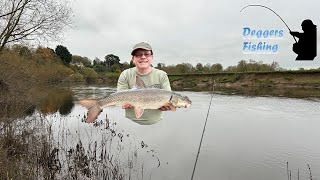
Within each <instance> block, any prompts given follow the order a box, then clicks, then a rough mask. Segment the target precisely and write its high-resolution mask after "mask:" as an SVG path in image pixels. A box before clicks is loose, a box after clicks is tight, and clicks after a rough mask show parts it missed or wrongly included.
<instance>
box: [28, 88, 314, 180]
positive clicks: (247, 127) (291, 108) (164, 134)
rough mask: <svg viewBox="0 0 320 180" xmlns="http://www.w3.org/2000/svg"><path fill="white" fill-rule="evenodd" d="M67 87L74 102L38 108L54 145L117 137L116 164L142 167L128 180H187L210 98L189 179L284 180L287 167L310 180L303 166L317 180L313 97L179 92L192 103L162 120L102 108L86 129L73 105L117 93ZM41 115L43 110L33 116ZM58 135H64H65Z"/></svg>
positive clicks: (295, 175)
mask: <svg viewBox="0 0 320 180" xmlns="http://www.w3.org/2000/svg"><path fill="white" fill-rule="evenodd" d="M65 89H66V90H67V91H68V92H71V93H70V94H71V96H72V98H71V99H72V103H71V104H72V105H69V106H68V105H64V106H57V107H60V109H59V110H58V109H56V112H55V110H54V108H50V107H49V106H52V104H54V103H49V102H48V103H45V104H43V105H42V108H39V109H42V111H44V110H45V109H46V110H47V112H46V113H45V115H44V117H45V120H46V121H47V122H48V123H49V124H50V125H51V126H52V127H53V131H54V132H55V135H54V138H55V140H56V141H63V142H68V144H72V143H74V142H76V141H78V140H79V139H81V141H82V143H83V146H84V147H86V145H87V144H90V143H92V142H94V141H101V140H102V139H108V138H110V137H109V136H113V137H114V138H115V139H117V140H114V141H113V143H115V144H118V146H116V148H111V149H110V151H114V153H115V154H117V155H118V156H119V157H120V159H126V158H127V157H128V154H130V151H134V152H135V153H134V154H135V155H133V156H135V157H136V156H138V157H139V158H136V159H138V160H136V161H135V163H136V164H138V166H139V167H140V166H141V167H143V168H142V169H141V168H140V169H139V168H138V169H139V170H136V172H139V173H138V174H139V175H137V176H132V177H131V179H155V180H160V179H183V180H185V179H191V175H192V171H193V168H194V165H195V160H196V156H197V152H198V148H199V144H200V139H201V134H202V132H203V127H204V123H205V120H206V117H207V113H208V109H209V104H210V98H211V96H212V105H211V107H210V110H209V115H208V120H207V125H206V129H205V132H204V137H203V142H202V146H201V149H200V154H199V159H198V162H197V165H196V170H195V174H194V179H201V180H202V179H217V180H256V179H259V180H270V179H272V180H285V179H288V176H287V175H288V170H289V171H291V176H292V179H298V169H299V178H300V179H310V178H309V177H310V170H309V169H308V165H309V167H310V169H311V172H312V177H313V179H320V141H319V139H318V138H319V137H320V131H319V127H320V101H319V99H318V98H288V97H275V96H267V95H264V96H252V95H250V96H249V95H245V94H241V95H238V94H237V93H231V94H230V93H228V94H226V93H223V92H224V91H219V93H218V92H216V93H214V94H213V95H212V94H211V93H210V92H194V91H178V93H180V94H183V95H186V96H188V97H189V99H190V100H191V101H192V106H191V107H189V108H188V109H177V111H176V112H168V111H167V112H164V113H163V119H162V120H161V121H159V122H158V123H156V124H153V125H140V124H137V123H135V122H133V121H131V120H129V119H127V118H125V117H124V110H123V109H121V108H120V107H110V108H106V109H104V111H103V112H102V113H101V114H100V115H99V117H98V120H97V123H95V124H86V123H85V122H83V119H84V116H85V114H86V112H87V110H86V109H85V108H84V107H81V106H80V105H79V104H78V100H79V99H83V98H102V97H105V96H107V95H108V94H110V93H112V92H114V91H115V89H114V88H112V87H101V86H72V87H68V88H65ZM59 93H60V94H61V92H59ZM56 99H57V98H56ZM67 99H69V101H70V98H67ZM59 102H60V101H59ZM62 104H63V103H62ZM67 104H68V103H67ZM69 104H70V103H69ZM61 107H64V108H67V110H65V109H61ZM48 109H49V110H48ZM50 109H52V110H50ZM61 112H63V113H61ZM39 114H41V111H40V110H38V111H36V112H35V113H34V115H33V116H40V115H39ZM41 116H43V115H41ZM107 129H112V131H111V133H103V132H106V131H107ZM62 131H64V132H67V133H66V134H68V136H65V137H62V136H61V132H62ZM108 132H109V131H108ZM61 144H62V143H61ZM65 144H66V143H65ZM119 144H121V148H119ZM117 147H118V148H117ZM117 151H119V153H118V152H117ZM137 154H138V155H137ZM287 162H288V165H289V168H288V169H287ZM125 163H126V161H125Z"/></svg>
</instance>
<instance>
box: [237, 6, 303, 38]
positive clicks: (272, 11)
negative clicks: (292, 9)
mask: <svg viewBox="0 0 320 180" xmlns="http://www.w3.org/2000/svg"><path fill="white" fill-rule="evenodd" d="M248 7H262V8H266V9H268V10H270V11H271V12H273V13H274V14H275V15H277V16H278V17H279V18H280V19H281V21H282V22H283V23H284V24H285V25H286V26H287V28H288V29H289V31H290V32H291V29H290V28H289V26H288V25H287V23H286V22H284V20H283V19H282V18H281V16H280V15H279V14H278V13H276V12H275V11H274V10H272V9H271V8H269V7H267V6H264V5H260V4H250V5H247V6H245V7H244V8H242V9H241V11H240V12H242V11H243V10H244V9H246V8H248ZM292 37H293V39H294V41H295V42H296V43H298V42H297V40H296V38H295V37H294V36H292Z"/></svg>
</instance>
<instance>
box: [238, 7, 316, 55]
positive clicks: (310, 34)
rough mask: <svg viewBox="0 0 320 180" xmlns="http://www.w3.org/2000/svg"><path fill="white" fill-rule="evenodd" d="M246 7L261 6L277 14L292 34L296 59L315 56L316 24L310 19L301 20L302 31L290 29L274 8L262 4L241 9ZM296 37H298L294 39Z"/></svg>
mask: <svg viewBox="0 0 320 180" xmlns="http://www.w3.org/2000/svg"><path fill="white" fill-rule="evenodd" d="M247 7H262V8H265V9H268V10H270V11H272V12H273V13H274V14H275V15H277V16H278V17H279V18H280V19H281V21H282V22H283V23H284V24H285V25H286V26H287V28H288V30H289V32H290V34H291V35H292V37H293V39H294V41H295V43H294V44H293V46H292V50H293V52H294V53H296V54H297V55H298V56H297V58H296V60H311V61H312V60H313V59H314V58H315V57H316V56H317V26H316V25H314V24H313V22H312V21H311V20H310V19H306V20H304V21H303V22H302V24H301V26H302V30H303V33H300V32H295V31H291V29H290V28H289V26H288V25H287V23H286V22H284V20H283V19H282V18H281V17H280V16H279V14H277V13H276V12H275V11H274V10H272V9H271V8H269V7H267V6H263V5H259V4H256V5H247V6H245V7H244V8H242V9H241V11H242V10H244V9H246V8H247ZM241 11H240V12H241ZM296 37H297V38H298V39H299V40H298V41H297V40H296Z"/></svg>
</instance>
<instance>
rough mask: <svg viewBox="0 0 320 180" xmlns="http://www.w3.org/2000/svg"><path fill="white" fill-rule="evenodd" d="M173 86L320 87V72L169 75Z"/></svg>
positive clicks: (207, 87) (195, 87)
mask: <svg viewBox="0 0 320 180" xmlns="http://www.w3.org/2000/svg"><path fill="white" fill-rule="evenodd" d="M169 79H170V82H171V86H172V87H173V88H177V89H180V88H187V89H188V88H193V89H199V90H210V89H211V88H212V84H213V83H215V85H216V86H218V87H274V88H316V89H318V88H320V71H319V72H302V71H287V72H254V73H253V72H252V73H216V74H190V75H169Z"/></svg>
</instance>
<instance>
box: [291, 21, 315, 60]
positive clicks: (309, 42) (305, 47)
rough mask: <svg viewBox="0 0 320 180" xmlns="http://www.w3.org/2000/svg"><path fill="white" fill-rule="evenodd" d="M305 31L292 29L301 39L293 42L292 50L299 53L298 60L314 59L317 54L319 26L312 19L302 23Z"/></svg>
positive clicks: (293, 34)
mask: <svg viewBox="0 0 320 180" xmlns="http://www.w3.org/2000/svg"><path fill="white" fill-rule="evenodd" d="M301 27H302V30H303V33H299V32H295V31H290V34H291V35H292V36H293V37H297V38H299V41H298V42H296V43H294V44H293V47H292V50H293V52H295V53H296V54H298V56H297V58H296V60H313V59H314V58H315V57H316V56H317V26H316V25H314V24H313V22H312V21H311V20H310V19H306V20H304V21H303V22H302V24H301Z"/></svg>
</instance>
